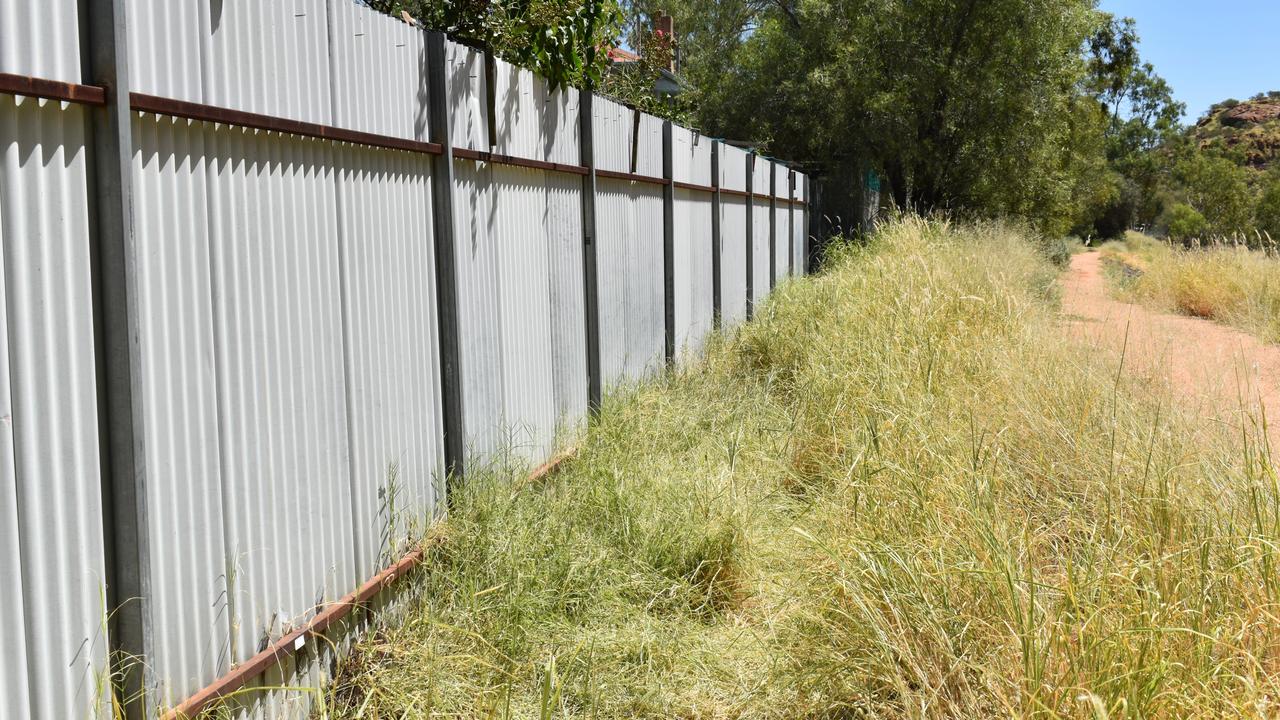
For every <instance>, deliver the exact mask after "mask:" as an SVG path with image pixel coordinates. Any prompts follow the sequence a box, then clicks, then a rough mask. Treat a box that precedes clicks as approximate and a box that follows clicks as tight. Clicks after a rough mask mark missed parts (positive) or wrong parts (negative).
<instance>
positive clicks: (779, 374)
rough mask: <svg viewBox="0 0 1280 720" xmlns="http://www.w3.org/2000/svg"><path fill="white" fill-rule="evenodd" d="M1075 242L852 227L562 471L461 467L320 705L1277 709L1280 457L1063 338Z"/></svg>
mask: <svg viewBox="0 0 1280 720" xmlns="http://www.w3.org/2000/svg"><path fill="white" fill-rule="evenodd" d="M992 258H999V262H992V261H991V260H992ZM1055 275H1056V273H1055V270H1054V269H1053V267H1052V266H1051V265H1050V264H1048V263H1047V262H1046V261H1045V260H1043V259H1042V255H1041V254H1040V253H1039V252H1038V251H1037V250H1036V249H1034V247H1033V244H1032V243H1031V242H1029V241H1028V240H1027V239H1026V238H1025V237H1024V236H1022V235H1021V234H1020V233H1019V232H1017V231H1015V230H1012V229H1009V228H1007V227H1001V226H991V225H987V226H979V227H955V226H948V225H945V224H938V223H929V222H924V221H918V220H902V221H898V222H895V223H893V224H891V225H889V226H888V227H886V228H884V229H883V230H882V231H881V232H880V233H879V234H878V235H877V237H876V238H875V239H874V240H873V241H872V242H871V244H870V245H869V246H866V247H858V246H852V245H850V246H844V247H841V248H839V249H838V250H835V251H833V252H832V257H831V260H830V264H829V267H828V269H827V270H826V271H825V272H824V273H823V274H822V275H821V276H819V277H817V278H814V279H811V280H805V281H801V282H795V283H789V284H786V285H783V286H781V287H780V288H779V289H778V291H777V292H776V293H775V295H774V296H773V297H772V299H770V300H769V301H768V302H767V303H765V304H764V305H763V306H762V307H761V308H760V311H759V317H758V318H757V319H756V321H754V322H753V323H751V324H749V325H748V326H745V327H743V328H742V329H741V330H740V331H738V332H736V333H735V334H734V335H733V336H732V337H730V338H728V339H724V340H721V341H717V342H715V343H713V346H712V347H711V348H710V350H709V353H708V358H707V359H706V361H705V362H703V363H701V364H698V365H696V366H692V367H689V368H686V369H684V370H682V371H680V372H677V373H673V374H670V375H668V376H666V377H663V378H661V379H660V380H658V381H657V382H655V383H653V384H651V385H647V386H643V387H638V388H635V389H633V390H631V391H628V392H624V393H620V394H619V395H617V396H615V397H613V398H612V399H611V400H610V401H609V403H608V407H607V408H606V409H605V411H604V413H603V415H602V417H601V418H600V420H599V422H598V423H596V424H594V425H593V426H592V428H591V429H590V431H589V433H588V436H587V437H586V438H585V441H584V443H583V445H582V451H581V454H580V455H579V456H578V457H577V459H575V460H574V461H572V462H571V463H569V464H568V465H567V466H565V467H564V468H563V470H561V471H560V472H559V473H557V474H554V475H552V476H550V477H546V478H544V479H542V480H541V481H539V482H536V483H532V484H528V483H523V484H522V483H519V482H514V483H513V482H511V481H510V480H509V479H507V478H503V477H492V478H487V479H476V480H473V481H472V482H470V483H469V484H468V486H467V487H465V488H463V489H462V490H461V491H460V492H459V494H458V495H457V496H456V497H455V505H454V507H453V511H452V515H451V517H450V518H449V520H448V522H447V523H446V524H445V525H444V526H442V527H441V528H440V530H439V536H438V538H437V541H436V542H435V543H433V544H431V545H430V546H429V547H430V559H429V562H427V563H426V564H425V567H424V569H423V570H422V572H421V574H420V575H419V576H418V577H417V579H416V580H415V581H414V583H415V584H414V588H415V592H414V598H413V599H412V600H411V601H410V602H409V604H408V607H407V608H405V610H404V612H403V615H404V616H405V621H404V622H403V623H401V624H397V625H396V626H395V627H387V628H385V629H383V630H381V631H379V632H377V633H375V634H372V635H370V636H368V637H367V638H366V639H365V640H364V641H361V642H360V643H359V644H358V645H357V647H356V649H355V652H354V655H353V657H352V659H351V660H350V661H349V662H348V663H346V664H345V665H344V666H343V668H342V669H341V672H340V675H339V677H338V680H337V682H335V684H334V685H333V686H332V687H331V688H330V689H329V690H328V692H327V708H326V714H327V715H328V716H331V717H363V718H400V717H427V716H445V717H544V718H549V717H584V718H586V717H592V718H594V717H624V716H641V717H644V716H647V717H672V716H675V717H689V718H695V717H696V718H721V717H724V718H729V717H735V718H736V717H744V718H745V717H752V718H755V717H762V718H764V717H811V718H837V717H848V718H853V717H883V718H943V717H948V718H951V717H968V718H979V717H992V718H994V717H1009V716H1018V717H1120V716H1125V717H1169V716H1179V717H1191V716H1202V717H1224V716H1241V717H1254V716H1257V715H1260V714H1266V713H1268V712H1271V711H1272V710H1273V709H1274V708H1273V705H1272V703H1273V702H1274V698H1276V697H1277V696H1278V695H1277V693H1280V673H1277V668H1278V665H1280V655H1278V654H1277V648H1280V623H1277V621H1276V620H1277V618H1276V616H1277V613H1278V612H1280V606H1278V605H1277V602H1278V601H1280V578H1277V575H1276V563H1277V562H1280V557H1278V556H1277V548H1278V547H1280V492H1278V491H1277V487H1278V480H1277V476H1276V472H1275V468H1274V466H1272V465H1271V464H1270V463H1269V461H1267V460H1265V459H1264V458H1265V454H1264V452H1263V451H1262V449H1261V448H1259V447H1258V446H1257V445H1256V444H1255V443H1254V442H1253V441H1252V440H1249V441H1248V442H1246V443H1245V446H1244V447H1241V446H1240V437H1241V435H1240V434H1239V433H1238V432H1235V433H1233V432H1229V431H1227V430H1225V429H1223V428H1222V427H1221V426H1220V425H1218V424H1216V423H1209V422H1205V421H1202V420H1198V419H1196V418H1195V417H1193V416H1192V415H1191V414H1188V413H1184V412H1182V411H1181V410H1180V409H1179V407H1178V406H1177V405H1175V404H1171V402H1170V399H1169V398H1168V397H1165V396H1163V395H1161V394H1159V393H1158V391H1156V390H1153V389H1152V386H1151V385H1149V384H1147V383H1143V382H1140V381H1135V380H1133V379H1131V378H1129V377H1127V376H1126V375H1124V374H1122V373H1118V372H1117V371H1116V367H1114V366H1113V365H1111V364H1109V363H1108V362H1107V361H1104V360H1101V359H1098V358H1097V357H1096V356H1095V355H1093V354H1090V353H1088V352H1087V351H1086V350H1084V349H1081V348H1078V347H1076V346H1074V345H1072V344H1071V342H1070V341H1068V340H1064V339H1063V337H1062V333H1061V329H1060V328H1059V327H1058V324H1057V323H1058V321H1057V318H1056V312H1055V308H1054V295H1055V288H1056V285H1055ZM1244 437H1246V438H1251V437H1252V436H1251V435H1249V434H1245V436H1244Z"/></svg>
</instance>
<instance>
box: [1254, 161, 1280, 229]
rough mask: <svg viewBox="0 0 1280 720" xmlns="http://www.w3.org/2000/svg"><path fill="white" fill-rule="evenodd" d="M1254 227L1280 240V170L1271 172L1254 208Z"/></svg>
mask: <svg viewBox="0 0 1280 720" xmlns="http://www.w3.org/2000/svg"><path fill="white" fill-rule="evenodd" d="M1253 222H1254V227H1255V228H1256V229H1257V230H1259V231H1260V232H1265V233H1267V235H1269V236H1270V237H1271V239H1272V240H1275V241H1277V242H1280V172H1273V173H1271V177H1270V178H1269V181H1268V182H1267V184H1266V185H1265V186H1264V188H1263V190H1262V194H1261V196H1259V198H1258V205H1257V207H1256V208H1255V209H1254V215H1253Z"/></svg>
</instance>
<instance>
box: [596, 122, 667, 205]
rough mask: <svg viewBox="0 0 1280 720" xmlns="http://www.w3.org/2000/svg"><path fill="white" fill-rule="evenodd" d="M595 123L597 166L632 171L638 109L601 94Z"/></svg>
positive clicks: (602, 168) (605, 168)
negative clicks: (634, 109)
mask: <svg viewBox="0 0 1280 720" xmlns="http://www.w3.org/2000/svg"><path fill="white" fill-rule="evenodd" d="M591 122H592V128H593V130H592V132H593V137H592V140H593V141H594V146H595V154H596V157H595V160H596V167H597V168H599V169H601V170H611V171H613V172H631V150H632V147H631V146H632V141H633V138H634V137H635V135H636V133H635V111H633V110H631V109H630V108H628V107H626V106H624V105H620V104H618V103H616V102H614V101H612V100H609V99H607V98H602V97H598V96H597V97H596V98H595V99H594V100H592V101H591ZM659 142H661V138H659ZM659 169H661V166H659ZM597 214H599V213H597Z"/></svg>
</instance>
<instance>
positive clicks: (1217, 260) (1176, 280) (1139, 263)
mask: <svg viewBox="0 0 1280 720" xmlns="http://www.w3.org/2000/svg"><path fill="white" fill-rule="evenodd" d="M1104 252H1108V251H1106V250H1104ZM1109 253H1110V255H1111V256H1112V257H1113V258H1116V259H1118V260H1121V261H1127V262H1130V263H1132V264H1134V265H1135V266H1136V267H1137V269H1138V270H1140V271H1141V273H1140V274H1136V273H1135V274H1130V276H1128V277H1125V278H1122V279H1121V282H1120V287H1121V290H1122V292H1123V293H1124V294H1125V295H1126V296H1127V298H1128V299H1132V300H1135V301H1137V302H1140V303H1143V304H1146V305H1148V306H1150V307H1153V308H1156V309H1159V310H1165V311H1170V312H1178V313H1182V314H1185V315H1191V316H1193V317H1201V318H1207V319H1209V320H1216V321H1219V322H1222V323H1225V324H1228V325H1232V326H1234V327H1238V328H1240V329H1242V330H1245V331H1247V332H1251V333H1253V334H1255V335H1258V336H1259V337H1261V338H1263V339H1264V340H1267V341H1269V342H1280V255H1276V254H1275V252H1274V251H1270V252H1268V251H1263V250H1259V249H1250V248H1249V247H1247V246H1245V245H1242V244H1237V243H1230V242H1221V243H1209V244H1205V245H1202V246H1197V247H1191V248H1183V247H1175V246H1172V245H1169V244H1167V243H1163V242H1160V241H1158V240H1155V239H1153V238H1149V237H1146V236H1143V235H1139V234H1138V233H1132V232H1131V233H1129V234H1128V236H1127V237H1126V239H1125V241H1124V243H1123V244H1122V245H1120V246H1119V247H1118V248H1111V249H1110V250H1109Z"/></svg>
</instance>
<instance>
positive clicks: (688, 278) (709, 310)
mask: <svg viewBox="0 0 1280 720" xmlns="http://www.w3.org/2000/svg"><path fill="white" fill-rule="evenodd" d="M671 140H672V161H673V162H672V166H673V167H672V170H673V173H672V174H673V176H674V178H675V179H676V180H677V181H680V182H688V183H693V184H697V185H710V184H711V140H709V139H707V138H704V137H702V136H701V135H698V134H697V133H695V132H693V131H692V130H688V129H686V128H682V127H678V126H677V127H673V128H672V132H671ZM711 213H712V203H711V194H710V193H707V192H704V191H700V190H688V189H681V188H677V189H676V191H675V237H674V241H675V242H674V250H675V262H674V263H673V266H674V267H673V269H674V283H675V323H676V347H677V352H679V353H680V354H682V355H689V354H693V353H696V352H698V351H699V350H701V349H702V344H703V342H704V341H705V340H706V338H707V336H708V335H709V334H710V333H711V330H712V324H713V315H714V300H715V298H714V288H713V286H712V280H713V278H712V267H711V260H712V257H711V256H712V245H711Z"/></svg>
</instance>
